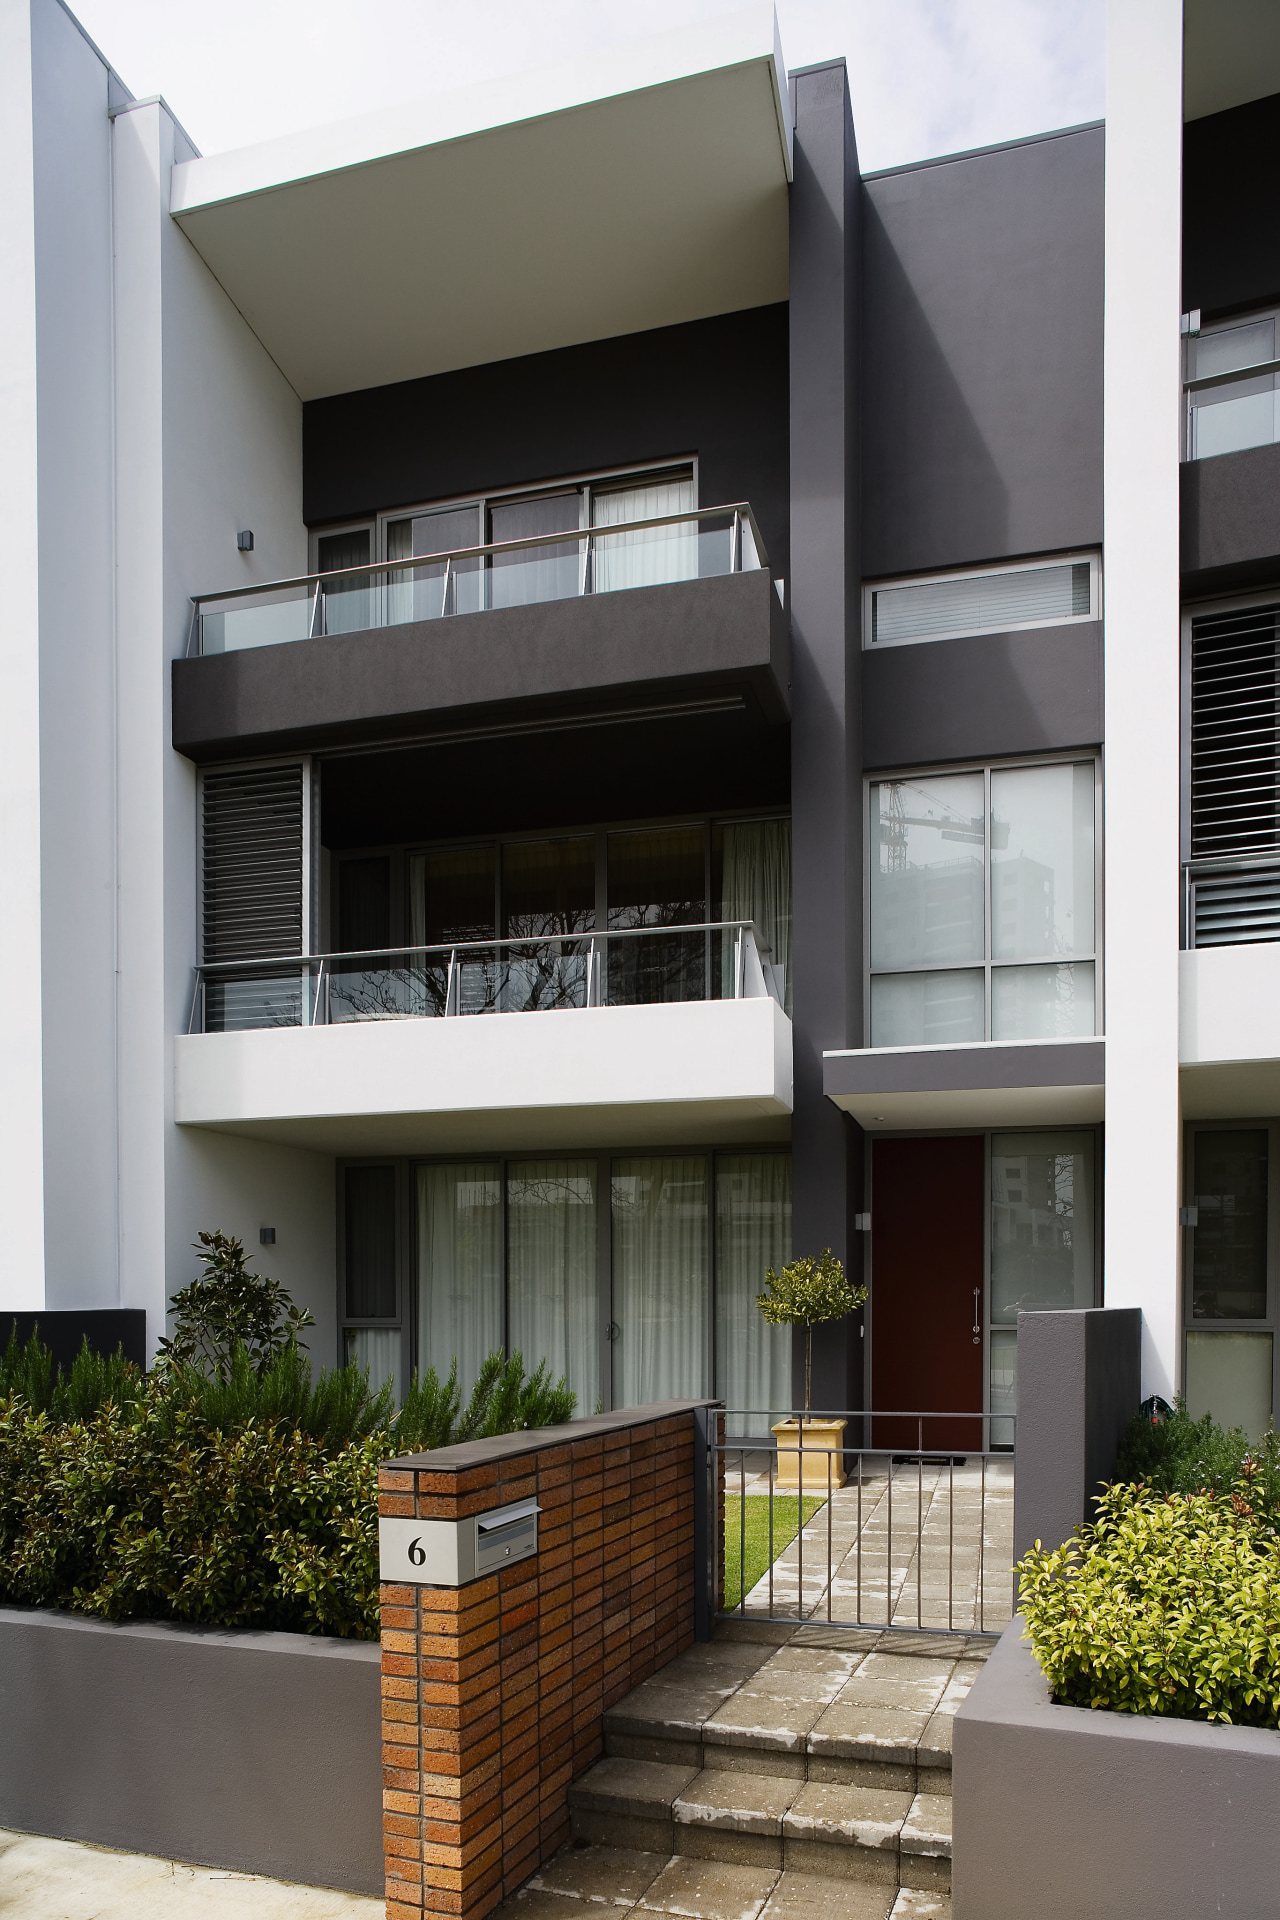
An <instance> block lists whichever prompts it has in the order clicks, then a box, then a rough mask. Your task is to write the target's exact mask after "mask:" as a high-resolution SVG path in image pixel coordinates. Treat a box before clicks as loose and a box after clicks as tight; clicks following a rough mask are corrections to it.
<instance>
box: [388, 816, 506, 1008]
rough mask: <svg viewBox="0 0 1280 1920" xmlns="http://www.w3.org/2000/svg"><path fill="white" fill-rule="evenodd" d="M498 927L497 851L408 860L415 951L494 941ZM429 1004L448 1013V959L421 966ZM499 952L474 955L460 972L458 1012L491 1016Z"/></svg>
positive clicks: (446, 852)
mask: <svg viewBox="0 0 1280 1920" xmlns="http://www.w3.org/2000/svg"><path fill="white" fill-rule="evenodd" d="M496 923H497V850H496V848H494V847H448V848H444V849H442V850H441V851H439V852H431V853H415V854H411V855H410V857H409V939H410V943H411V944H412V945H413V946H415V947H432V946H444V945H447V944H449V943H450V942H452V941H454V940H492V939H493V938H494V934H495V931H496ZM421 966H422V979H423V987H424V992H425V995H426V998H427V1003H428V1004H429V1005H430V1007H431V1008H432V1010H433V1011H434V1012H437V1013H443V1012H444V996H445V993H446V991H447V986H448V973H449V966H448V956H447V955H441V956H440V957H439V958H437V957H435V956H431V957H430V958H427V959H425V960H424V961H423V962H422V963H421ZM498 990H499V974H498V962H497V954H496V951H495V952H490V953H488V954H485V953H480V954H477V953H476V952H474V951H472V952H471V953H470V954H469V955H464V956H462V957H460V958H459V961H458V965H457V969H456V988H455V991H456V994H457V1002H456V1010H457V1011H458V1012H459V1013H492V1012H493V1011H494V1010H495V1008H496V1007H497V1005H498Z"/></svg>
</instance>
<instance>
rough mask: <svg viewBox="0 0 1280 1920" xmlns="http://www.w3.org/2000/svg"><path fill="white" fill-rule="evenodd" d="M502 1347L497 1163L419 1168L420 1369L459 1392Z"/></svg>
mask: <svg viewBox="0 0 1280 1920" xmlns="http://www.w3.org/2000/svg"><path fill="white" fill-rule="evenodd" d="M501 1345H502V1169H501V1166H500V1165H499V1164H498V1163H496V1162H494V1161H479V1162H473V1163H471V1164H468V1165H464V1166H456V1167H419V1169H418V1371H419V1373H425V1372H426V1370H427V1368H428V1367H430V1366H434V1368H435V1370H436V1372H437V1373H438V1374H439V1375H440V1378H441V1379H442V1380H443V1379H446V1378H447V1377H448V1373H449V1368H450V1367H451V1365H452V1364H453V1360H454V1357H455V1356H456V1357H457V1361H458V1381H459V1384H460V1385H461V1387H462V1392H463V1397H464V1399H465V1397H466V1395H467V1394H469V1393H470V1391H471V1389H472V1387H473V1386H474V1384H475V1379H476V1375H477V1374H478V1373H479V1371H480V1367H481V1365H482V1363H483V1362H484V1360H485V1359H486V1358H487V1357H488V1355H489V1354H490V1353H492V1352H493V1350H494V1348H495V1347H500V1346H501Z"/></svg>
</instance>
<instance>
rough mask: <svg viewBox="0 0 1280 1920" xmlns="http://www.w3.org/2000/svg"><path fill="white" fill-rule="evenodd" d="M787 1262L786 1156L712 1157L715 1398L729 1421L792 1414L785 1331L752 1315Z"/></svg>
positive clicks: (788, 1173)
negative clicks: (768, 1277)
mask: <svg viewBox="0 0 1280 1920" xmlns="http://www.w3.org/2000/svg"><path fill="white" fill-rule="evenodd" d="M790 1258H791V1155H790V1154H789V1153H735V1154H724V1153H722V1154H719V1155H718V1156H717V1158H716V1393H717V1395H718V1396H719V1398H720V1399H721V1400H723V1401H724V1403H725V1406H726V1407H727V1408H728V1409H729V1411H730V1412H731V1413H732V1412H738V1413H757V1414H768V1415H773V1416H776V1415H777V1414H779V1413H789V1412H790V1411H791V1329H790V1328H789V1327H773V1326H770V1325H769V1323H768V1321H767V1320H765V1319H764V1318H763V1317H762V1315H761V1314H760V1313H759V1311H758V1309H757V1307H756V1298H757V1296H758V1295H759V1294H760V1293H762V1292H763V1290H764V1276H765V1273H766V1271H767V1270H768V1268H770V1267H773V1268H775V1269H777V1268H779V1267H782V1266H785V1265H786V1263H787V1261H788V1260H790ZM762 1424H763V1423H761V1422H757V1429H758V1427H759V1426H760V1425H762ZM757 1429H752V1428H748V1430H749V1431H755V1430H757ZM732 1430H733V1431H739V1430H740V1429H736V1428H735V1429H732Z"/></svg>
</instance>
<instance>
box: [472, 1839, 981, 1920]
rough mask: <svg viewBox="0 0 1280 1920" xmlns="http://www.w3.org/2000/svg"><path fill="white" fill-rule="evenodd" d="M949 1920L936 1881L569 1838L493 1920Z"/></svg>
mask: <svg viewBox="0 0 1280 1920" xmlns="http://www.w3.org/2000/svg"><path fill="white" fill-rule="evenodd" d="M602 1905H603V1906H605V1907H606V1908H608V1909H610V1910H611V1911H612V1916H613V1920H625V1916H626V1915H627V1914H628V1912H630V1913H632V1914H634V1916H635V1920H658V1917H659V1916H667V1917H668V1920H670V1916H672V1915H697V1916H698V1917H699V1920H757V1917H758V1920H950V1913H951V1897H950V1895H949V1893H947V1892H946V1890H945V1889H942V1888H912V1887H907V1886H903V1887H899V1886H895V1885H892V1884H889V1883H885V1882H881V1883H877V1882H875V1881H873V1880H864V1881H858V1880H852V1879H850V1878H848V1877H846V1876H838V1877H827V1876H825V1875H823V1874H820V1873H816V1872H804V1871H800V1870H798V1869H795V1868H791V1867H783V1868H781V1869H779V1868H774V1867H761V1866H752V1865H742V1864H739V1863H737V1862H733V1861H725V1860H704V1859H699V1858H695V1857H693V1856H691V1855H689V1854H682V1853H677V1854H675V1855H674V1856H671V1855H664V1854H663V1853H661V1852H646V1851H642V1850H638V1849H629V1848H625V1847H618V1846H603V1845H588V1844H585V1843H584V1842H583V1841H581V1840H574V1841H571V1842H570V1844H569V1845H568V1846H567V1847H565V1848H563V1849H562V1850H561V1852H560V1853H558V1854H557V1855H556V1857H555V1858H554V1859H553V1860H550V1861H548V1863H547V1864H546V1866H544V1867H541V1868H540V1869H539V1870H538V1872H537V1873H536V1874H535V1875H534V1876H533V1878H532V1879H531V1880H530V1881H529V1882H528V1883H527V1885H526V1886H524V1887H523V1888H521V1890H520V1892H519V1893H517V1894H516V1895H514V1897H513V1898H512V1899H511V1900H509V1901H508V1902H507V1905H506V1907H505V1909H503V1913H502V1920H591V1915H592V1914H593V1913H594V1914H596V1915H597V1916H598V1915H599V1913H600V1909H601V1906H602Z"/></svg>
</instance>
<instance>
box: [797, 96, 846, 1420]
mask: <svg viewBox="0 0 1280 1920" xmlns="http://www.w3.org/2000/svg"><path fill="white" fill-rule="evenodd" d="M791 98H792V107H793V111H794V114H795V179H794V183H793V185H792V188H791V310H790V324H791V581H790V588H789V592H790V602H791V634H792V749H791V765H792V774H791V812H792V835H793V849H794V850H793V856H792V858H793V884H794V914H795V921H794V945H793V953H794V955H795V961H794V966H795V994H794V1005H795V1022H794V1024H795V1116H794V1121H793V1127H792V1147H793V1168H794V1172H793V1179H794V1218H793V1235H792V1238H793V1243H794V1246H795V1250H796V1252H797V1253H816V1252H818V1251H820V1250H821V1248H823V1247H828V1246H829V1247H830V1248H831V1250H832V1252H833V1253H835V1254H837V1255H839V1257H840V1258H841V1259H842V1260H843V1261H844V1262H845V1266H846V1270H847V1271H848V1272H849V1273H850V1275H851V1277H852V1278H853V1279H855V1280H857V1279H858V1278H860V1275H861V1259H862V1248H861V1240H860V1237H859V1236H857V1235H855V1234H854V1233H853V1232H852V1217H851V1216H852V1213H853V1211H854V1210H855V1209H856V1208H857V1207H858V1206H859V1204H860V1200H861V1186H862V1164H863V1153H862V1133H861V1130H860V1129H859V1128H858V1127H857V1126H856V1125H855V1124H854V1123H853V1122H852V1121H851V1120H849V1119H847V1117H846V1116H845V1115H843V1114H842V1113H840V1112H839V1111H838V1110H837V1109H836V1108H835V1107H833V1106H832V1104H831V1102H830V1101H829V1100H827V1099H826V1098H825V1097H824V1095H823V1092H822V1054H823V1050H824V1049H825V1048H828V1047H845V1046H850V1045H853V1046H860V1045H861V1044H862V1037H863V1036H862V874H861V851H862V846H861V842H862V824H861V823H862V793H861V787H862V779H861V776H862V768H861V738H862V727H861V706H860V685H859V682H860V653H859V631H858V608H859V589H860V559H859V521H860V499H859V486H858V472H859V457H860V456H859V445H858V333H859V327H858V305H859V268H860V253H861V247H860V234H861V224H860V209H861V196H862V184H861V179H860V176H859V173H858V156H857V149H856V147H855V145H854V137H853V120H852V115H851V112H850V107H849V86H848V79H847V76H846V73H845V66H844V62H843V61H842V60H838V61H834V62H831V63H830V64H828V65H825V66H820V67H810V68H808V69H806V70H805V71H803V72H800V73H796V74H793V75H792V77H791ZM793 1379H794V1381H795V1384H796V1388H797V1391H798V1392H800V1393H802V1392H803V1343H802V1341H799V1340H797V1342H796V1347H795V1368H794V1371H793ZM813 1398H814V1404H815V1406H827V1407H849V1406H860V1405H861V1403H862V1341H861V1339H860V1338H859V1329H858V1327H857V1325H856V1323H845V1324H843V1325H842V1326H841V1327H840V1328H831V1329H825V1330H824V1337H823V1338H822V1339H821V1340H819V1341H815V1352H814V1379H813Z"/></svg>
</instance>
